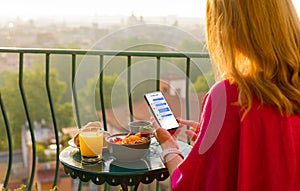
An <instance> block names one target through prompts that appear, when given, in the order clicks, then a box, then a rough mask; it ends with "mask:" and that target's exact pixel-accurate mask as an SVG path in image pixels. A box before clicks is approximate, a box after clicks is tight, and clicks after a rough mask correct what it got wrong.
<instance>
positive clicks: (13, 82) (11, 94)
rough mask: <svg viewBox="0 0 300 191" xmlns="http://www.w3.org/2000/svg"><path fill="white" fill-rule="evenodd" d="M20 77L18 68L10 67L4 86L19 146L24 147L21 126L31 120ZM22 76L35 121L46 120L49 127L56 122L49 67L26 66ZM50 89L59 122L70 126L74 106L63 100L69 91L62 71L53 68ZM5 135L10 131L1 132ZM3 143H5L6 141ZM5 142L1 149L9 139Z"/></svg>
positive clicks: (17, 146)
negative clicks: (60, 76) (47, 80)
mask: <svg viewBox="0 0 300 191" xmlns="http://www.w3.org/2000/svg"><path fill="white" fill-rule="evenodd" d="M1 76H2V75H1ZM18 79H19V74H18V72H15V71H6V72H5V78H4V79H3V82H2V83H1V86H0V91H1V93H2V97H3V100H4V104H5V106H6V110H7V116H8V118H9V123H10V127H11V134H12V135H13V137H12V139H13V143H14V145H13V146H14V148H15V149H16V148H20V147H21V128H22V126H23V125H25V124H26V121H27V118H26V115H25V110H24V106H23V101H22V97H21V94H20V89H19V81H18ZM22 80H23V89H24V92H25V97H26V101H27V105H28V111H29V116H30V119H31V121H32V122H33V121H37V122H40V121H45V122H46V123H45V125H44V126H46V127H49V126H51V125H53V122H52V116H51V112H50V106H49V100H48V95H47V91H46V86H45V71H44V70H42V68H41V67H34V68H33V69H31V70H29V69H28V70H24V74H23V79H22ZM50 89H51V97H52V102H53V105H54V109H55V110H56V116H57V119H58V122H59V124H58V126H59V127H65V126H70V125H71V124H72V120H71V119H72V117H73V115H72V114H73V113H72V107H71V105H70V104H68V103H66V104H61V103H60V101H61V98H62V95H63V93H64V92H65V83H64V82H61V81H59V80H58V74H57V72H56V71H55V70H52V71H51V74H50ZM1 120H2V119H0V122H1ZM2 136H6V134H1V138H2ZM0 144H2V142H1V143H0ZM3 144H4V145H1V147H0V148H1V149H2V148H6V147H7V146H5V143H3Z"/></svg>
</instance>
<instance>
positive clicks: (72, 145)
mask: <svg viewBox="0 0 300 191" xmlns="http://www.w3.org/2000/svg"><path fill="white" fill-rule="evenodd" d="M68 144H69V145H70V146H71V147H74V148H77V149H79V147H77V146H76V145H75V143H74V138H72V139H70V140H69V141H68Z"/></svg>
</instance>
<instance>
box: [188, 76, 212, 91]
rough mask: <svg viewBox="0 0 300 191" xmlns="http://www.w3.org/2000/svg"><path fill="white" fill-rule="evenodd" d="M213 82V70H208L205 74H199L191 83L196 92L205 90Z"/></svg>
mask: <svg viewBox="0 0 300 191" xmlns="http://www.w3.org/2000/svg"><path fill="white" fill-rule="evenodd" d="M214 82H215V79H214V74H213V72H208V73H207V74H206V75H199V76H198V78H197V80H196V82H195V83H194V84H193V85H194V88H195V90H196V92H207V91H208V90H209V89H210V86H211V85H212V84H214Z"/></svg>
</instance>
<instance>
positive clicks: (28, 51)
mask: <svg viewBox="0 0 300 191" xmlns="http://www.w3.org/2000/svg"><path fill="white" fill-rule="evenodd" d="M0 54H12V55H14V56H15V57H16V59H15V60H16V62H18V63H17V64H16V65H17V69H18V88H19V93H20V96H21V98H22V103H23V107H20V108H19V109H24V115H25V117H26V120H27V122H28V128H29V132H30V137H31V142H32V164H31V166H32V168H31V172H30V175H29V179H28V182H26V183H25V184H26V185H27V188H28V190H31V189H32V187H33V185H34V178H35V171H36V158H37V157H36V155H37V153H36V144H35V142H36V140H35V136H36V135H35V133H34V125H33V119H32V116H31V113H30V111H29V105H28V97H27V92H26V91H27V90H26V88H25V87H24V71H25V69H24V57H25V56H26V55H33V54H37V55H43V56H44V57H45V60H44V62H43V65H44V70H45V73H46V76H45V85H46V93H47V97H48V104H49V107H50V111H51V118H52V123H53V127H54V129H53V131H54V134H55V139H56V157H55V158H56V167H55V176H54V177H53V187H54V186H56V184H57V179H58V172H59V153H60V145H59V144H60V143H59V127H58V123H57V114H56V109H55V106H54V104H53V90H52V89H51V85H50V70H51V61H50V59H51V56H53V55H66V56H69V57H70V59H71V61H70V63H67V64H68V65H70V67H71V74H72V77H71V79H70V80H71V81H72V84H73V83H74V81H75V78H76V70H77V67H78V64H77V59H78V57H79V56H86V55H89V56H95V57H97V58H98V64H99V68H100V72H99V79H100V80H99V87H100V88H99V90H100V92H99V95H100V98H99V99H100V103H101V108H102V121H103V124H104V129H105V130H107V128H108V127H107V121H106V120H107V119H106V109H105V104H104V101H105V97H104V94H103V91H102V90H103V76H104V72H103V71H105V68H104V60H105V58H106V57H109V56H110V57H111V56H113V57H124V58H126V60H127V61H126V62H127V76H128V77H127V94H128V95H127V96H128V102H129V104H128V107H129V108H128V109H129V111H130V120H133V116H134V114H133V112H134V110H133V106H132V105H133V101H132V96H131V80H132V79H131V72H132V71H131V69H130V68H131V67H130V66H131V65H132V64H133V61H132V60H133V58H136V57H150V58H154V59H155V61H154V63H153V64H154V66H153V70H155V72H156V77H155V78H156V85H155V86H156V88H155V89H156V90H159V88H160V75H161V64H162V59H165V58H180V59H184V60H185V61H184V63H183V64H184V65H185V75H186V82H185V83H186V86H185V87H186V89H185V98H186V99H185V101H186V104H185V107H186V108H185V110H186V116H185V117H186V118H189V116H190V103H189V94H190V91H189V88H188V87H189V86H190V83H191V82H190V80H189V78H190V72H191V71H190V70H191V62H193V61H191V60H193V59H199V58H200V59H209V55H208V54H207V53H198V52H182V53H179V52H149V51H145V52H144V51H121V52H120V51H105V50H75V49H40V48H37V49H35V48H0ZM1 65H3V63H0V66H1ZM0 69H1V68H0ZM0 72H1V71H0ZM0 87H1V84H0ZM4 91H5V89H0V106H1V117H2V119H3V125H4V128H5V130H6V135H7V140H8V141H7V144H8V149H7V151H8V153H9V155H8V165H7V172H6V174H5V179H4V181H3V187H7V185H8V183H9V179H10V174H11V169H12V161H13V157H14V156H13V154H12V153H13V146H12V144H13V139H12V132H11V128H13V127H12V126H11V125H10V124H11V121H10V120H9V112H8V111H7V109H6V98H5V97H4V96H3V92H4ZM36 91H39V90H36ZM72 91H73V92H72V93H73V103H74V108H75V109H74V110H75V115H76V116H75V117H74V118H75V120H76V122H77V125H78V126H79V127H81V124H80V122H81V120H80V114H79V106H78V103H77V92H76V88H72ZM0 181H1V180H0ZM79 189H80V188H79Z"/></svg>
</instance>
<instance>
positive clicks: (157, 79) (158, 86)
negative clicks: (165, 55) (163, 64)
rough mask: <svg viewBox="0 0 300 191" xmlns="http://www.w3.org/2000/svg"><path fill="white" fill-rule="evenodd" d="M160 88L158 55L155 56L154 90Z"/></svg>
mask: <svg viewBox="0 0 300 191" xmlns="http://www.w3.org/2000/svg"><path fill="white" fill-rule="evenodd" d="M159 89H160V57H156V90H157V91H159Z"/></svg>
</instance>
